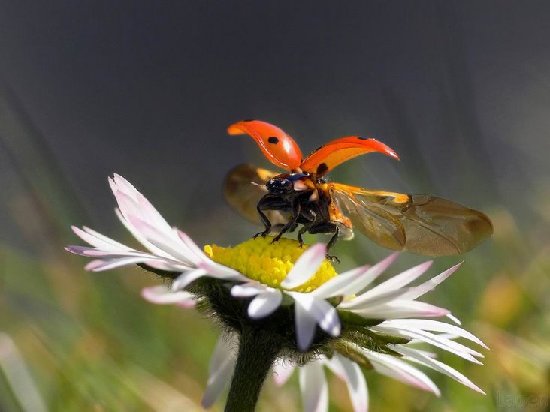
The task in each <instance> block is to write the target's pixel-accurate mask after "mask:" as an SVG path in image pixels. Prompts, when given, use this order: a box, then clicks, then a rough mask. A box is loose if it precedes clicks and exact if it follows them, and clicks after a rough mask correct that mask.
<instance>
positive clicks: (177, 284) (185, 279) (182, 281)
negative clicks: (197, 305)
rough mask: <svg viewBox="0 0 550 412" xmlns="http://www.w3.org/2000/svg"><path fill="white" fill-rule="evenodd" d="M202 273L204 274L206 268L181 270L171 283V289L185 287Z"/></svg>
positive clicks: (201, 275)
mask: <svg viewBox="0 0 550 412" xmlns="http://www.w3.org/2000/svg"><path fill="white" fill-rule="evenodd" d="M204 275H206V270H204V269H195V270H190V271H187V272H183V273H182V274H181V275H179V276H178V277H177V278H176V280H174V282H173V283H172V290H179V289H185V288H186V287H187V286H189V284H190V283H191V282H193V281H195V280H197V279H198V278H201V277H203V276H204Z"/></svg>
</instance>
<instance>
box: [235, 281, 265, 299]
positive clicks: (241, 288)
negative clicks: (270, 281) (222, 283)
mask: <svg viewBox="0 0 550 412" xmlns="http://www.w3.org/2000/svg"><path fill="white" fill-rule="evenodd" d="M265 290H266V286H265V285H262V284H260V283H257V282H248V283H243V284H240V285H235V286H233V287H232V288H231V296H235V297H237V298H248V297H251V296H256V295H257V294H258V293H262V292H264V291H265Z"/></svg>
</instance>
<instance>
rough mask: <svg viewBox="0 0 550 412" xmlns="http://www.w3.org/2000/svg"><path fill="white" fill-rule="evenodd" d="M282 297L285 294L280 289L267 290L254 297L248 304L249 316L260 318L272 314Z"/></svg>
mask: <svg viewBox="0 0 550 412" xmlns="http://www.w3.org/2000/svg"><path fill="white" fill-rule="evenodd" d="M270 289H271V288H270ZM282 299H283V294H282V293H281V292H280V291H279V290H278V289H271V290H266V291H265V292H262V293H260V294H258V295H257V296H256V297H255V298H254V299H252V301H251V302H250V304H249V305H248V316H250V317H251V318H252V319H259V318H263V317H266V316H268V315H271V314H272V313H273V311H275V309H277V308H278V307H279V304H280V303H281V300H282Z"/></svg>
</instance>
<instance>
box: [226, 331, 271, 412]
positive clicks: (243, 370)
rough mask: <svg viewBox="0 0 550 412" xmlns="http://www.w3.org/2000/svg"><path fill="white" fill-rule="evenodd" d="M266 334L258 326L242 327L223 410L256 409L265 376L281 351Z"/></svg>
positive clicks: (249, 410) (247, 411)
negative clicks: (253, 327) (235, 361)
mask: <svg viewBox="0 0 550 412" xmlns="http://www.w3.org/2000/svg"><path fill="white" fill-rule="evenodd" d="M269 337H270V335H269V334H268V333H265V332H263V331H262V330H258V329H251V328H245V329H244V330H243V331H242V333H241V336H240V340H239V354H238V356H237V364H236V365H235V372H234V373H233V379H232V380H231V387H230V389H229V395H228V396H227V403H226V405H225V412H253V411H254V410H255V407H256V403H257V402H258V396H259V395H260V390H261V389H262V385H263V383H264V380H265V378H266V377H267V374H268V372H269V370H270V369H271V366H272V365H273V362H274V361H275V359H276V358H277V355H278V354H279V351H280V347H279V346H278V345H277V344H274V343H273V341H272V340H271V339H269Z"/></svg>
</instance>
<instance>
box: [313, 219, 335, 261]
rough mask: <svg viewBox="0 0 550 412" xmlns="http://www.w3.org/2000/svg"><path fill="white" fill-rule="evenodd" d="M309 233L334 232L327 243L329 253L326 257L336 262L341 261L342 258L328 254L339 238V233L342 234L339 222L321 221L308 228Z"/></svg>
mask: <svg viewBox="0 0 550 412" xmlns="http://www.w3.org/2000/svg"><path fill="white" fill-rule="evenodd" d="M308 231H309V233H312V234H313V233H332V237H331V238H330V240H329V242H328V244H327V255H326V258H327V259H328V260H330V261H331V262H334V263H340V259H338V258H337V257H336V256H331V255H329V254H328V251H329V250H330V248H331V247H332V246H334V244H335V243H336V241H337V240H338V235H339V234H340V228H339V227H338V225H337V224H335V223H332V222H321V223H319V224H317V225H315V226H312V227H310V228H309V229H308Z"/></svg>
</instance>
